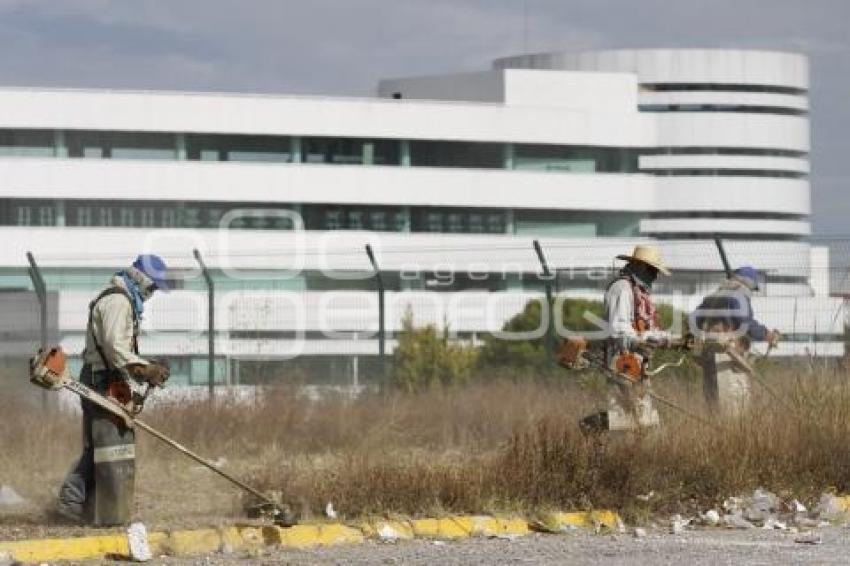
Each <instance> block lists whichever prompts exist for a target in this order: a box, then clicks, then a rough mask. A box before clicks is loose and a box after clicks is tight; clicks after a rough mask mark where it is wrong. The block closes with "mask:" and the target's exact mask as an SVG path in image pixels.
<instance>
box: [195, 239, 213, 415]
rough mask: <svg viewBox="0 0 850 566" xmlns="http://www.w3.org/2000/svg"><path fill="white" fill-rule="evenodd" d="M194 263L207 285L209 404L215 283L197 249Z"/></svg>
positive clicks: (211, 384)
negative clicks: (198, 267)
mask: <svg viewBox="0 0 850 566" xmlns="http://www.w3.org/2000/svg"><path fill="white" fill-rule="evenodd" d="M192 254H193V255H194V256H195V261H197V262H198V265H199V266H200V267H201V273H202V274H203V276H204V281H206V284H207V391H208V395H209V402H210V404H212V403H213V402H214V400H215V283H214V282H213V278H212V275H210V272H209V270H208V269H207V265H206V263H204V258H203V257H201V252H199V251H198V249H197V248H195V249H194V250H192Z"/></svg>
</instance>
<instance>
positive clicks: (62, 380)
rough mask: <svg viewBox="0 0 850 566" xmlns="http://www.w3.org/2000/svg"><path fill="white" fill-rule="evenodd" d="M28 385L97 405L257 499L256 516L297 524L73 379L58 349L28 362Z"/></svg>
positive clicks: (287, 512)
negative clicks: (64, 390)
mask: <svg viewBox="0 0 850 566" xmlns="http://www.w3.org/2000/svg"><path fill="white" fill-rule="evenodd" d="M30 382H31V383H32V384H33V385H36V386H38V387H41V388H43V389H48V390H52V391H58V390H60V389H66V390H68V391H70V392H71V393H74V394H76V395H78V396H80V397H81V398H82V399H84V400H85V401H88V402H89V403H92V404H93V405H96V406H98V407H100V408H101V409H103V410H105V411H108V412H110V413H111V414H113V415H115V416H116V417H118V418H120V419H121V421H122V422H123V423H124V425H125V426H126V427H127V428H137V429H141V430H143V431H145V432H146V433H148V434H150V435H151V436H153V437H154V438H156V439H157V440H159V441H161V442H164V443H165V444H167V445H168V446H170V447H171V448H173V449H175V450H177V451H178V452H180V453H181V454H183V455H185V456H187V457H189V458H191V459H192V460H194V461H195V462H197V463H198V464H200V465H202V466H203V467H205V468H208V469H209V470H212V471H213V472H215V473H216V474H218V475H219V476H221V477H223V478H224V479H226V480H227V481H229V482H230V483H232V484H234V485H236V486H238V487H239V488H241V489H242V490H244V491H246V492H248V493H250V494H251V495H253V496H254V497H256V498H257V499H258V500H259V501H260V504H259V505H256V506H254V507H253V508H252V511H254V512H256V513H257V514H258V515H260V516H264V517H268V518H270V519H272V520H273V521H274V523H275V524H277V525H280V526H283V527H290V526H292V525H294V524H295V523H296V520H295V516H294V514H293V513H292V511H291V510H290V509H289V507H288V506H286V505H281V504H279V503H277V502H276V501H274V500H273V499H271V498H270V497H267V496H266V495H265V494H263V493H262V492H261V491H259V490H258V489H256V488H254V487H251V486H250V485H248V484H247V483H245V482H243V481H241V480H239V479H238V478H235V477H233V476H232V475H230V474H228V473H227V472H225V471H224V470H222V469H220V468H219V467H217V466H216V465H215V464H213V463H212V462H210V461H209V460H205V459H204V458H202V457H201V456H199V455H198V454H196V453H195V452H192V451H191V450H189V449H188V448H186V447H185V446H183V445H182V444H180V443H179V442H177V441H175V440H172V439H171V438H169V437H167V436H166V435H164V434H163V433H161V432H159V431H158V430H156V429H155V428H153V427H152V426H150V425H149V424H147V423H145V422H144V421H141V420H139V418H138V417H137V413H133V412H131V411H129V410H128V409H127V408H126V407H125V406H124V405H121V404H120V403H118V402H117V401H115V400H114V399H112V398H111V397H107V396H105V395H101V394H100V393H98V392H97V391H94V390H93V389H91V388H90V387H88V386H87V385H85V384H83V383H81V382H79V381H77V380H76V379H73V378H72V377H71V375H70V374H69V372H68V370H67V365H66V356H65V353H64V352H63V351H62V349H61V348H59V347H54V348H51V349H49V350H47V351H45V350H39V352H38V354H37V355H36V356H35V357H34V358H33V359H32V360H31V361H30ZM149 392H150V387H149V388H148V391H147V392H146V393H145V395H144V397H147V395H148V393H149ZM144 397H143V398H144Z"/></svg>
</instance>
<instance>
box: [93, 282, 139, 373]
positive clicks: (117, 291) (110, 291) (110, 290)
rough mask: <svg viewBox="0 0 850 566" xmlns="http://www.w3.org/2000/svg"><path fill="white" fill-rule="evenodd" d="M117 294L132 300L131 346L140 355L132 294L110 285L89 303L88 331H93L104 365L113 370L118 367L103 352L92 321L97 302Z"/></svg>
mask: <svg viewBox="0 0 850 566" xmlns="http://www.w3.org/2000/svg"><path fill="white" fill-rule="evenodd" d="M115 294H119V295H123V296H124V297H125V298H126V299H127V300H128V301H130V312H132V313H133V343H132V346H131V347H132V350H133V353H134V354H136V355H139V341H138V336H139V320H138V318H137V317H136V311H135V309H133V300H132V299H131V298H130V295H128V294H127V293H126V292H125V291H124V290H123V289H121V288H120V287H116V286H113V287H109V288H108V289H105V290H103V291H101V293H100V294H99V295H98V296H97V297H95V299H94V300H93V301H92V302H91V303H89V322H88V332H90V333H91V338H92V342H94V347H95V349H96V350H97V353H98V355H99V356H100V360H101V361H102V362H103V367H104V368H105V369H107V370H112V371H114V370H116V369H117V368H115V367H113V366H112V364H110V363H109V361H108V360H107V358H106V354H105V353H104V352H103V347H102V346H101V345H100V343H99V342H98V341H97V336H95V334H94V324H92V322H93V319H94V307H95V306H97V303H98V302H99V301H100V300H101V299H103V298H104V297H108V296H109V295H115Z"/></svg>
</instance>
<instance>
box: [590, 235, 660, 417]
mask: <svg viewBox="0 0 850 566" xmlns="http://www.w3.org/2000/svg"><path fill="white" fill-rule="evenodd" d="M617 259H621V260H625V261H626V265H625V266H623V267H622V268H621V269H620V271H619V272H618V273H617V276H616V277H615V278H614V280H613V281H612V282H611V283H610V284H609V285H608V288H607V290H606V292H605V303H604V307H605V313H606V318H607V323H608V327H607V330H608V338H607V340H606V343H605V359H606V362H607V364H608V367H609V368H610V370H612V371H613V372H615V373H616V374H617V376H618V377H619V378H622V381H624V382H625V383H622V384H618V385H616V386H614V387H613V388H612V390H611V394H610V396H609V399H608V410H607V411H603V412H599V413H595V414H593V415H590V416H588V417H585V418H584V419H582V421H581V426H582V429H583V430H585V431H598V430H631V429H635V428H638V427H646V426H654V425H657V424H658V411H657V410H656V409H655V407H654V406H653V404H652V397H651V396H650V395H649V387H650V385H649V381H648V380H647V379H646V375H645V370H646V366H647V365H648V362H649V356H650V353H651V351H652V349H654V348H657V347H665V346H668V345H669V344H670V342H671V341H670V335H669V334H668V333H667V332H665V331H663V330H661V329H660V328H659V324H658V313H657V312H656V310H655V306H654V305H653V303H652V297H651V291H652V284H653V283H654V282H655V280H656V279H657V278H658V274H659V273H662V274H664V275H670V270H669V269H667V267H666V266H665V265H664V262H663V260H662V259H661V252H660V251H659V250H658V248H656V247H653V246H648V245H639V246H636V247H635V249H634V251H633V252H632V254H631V255H618V256H617ZM626 383H628V385H627V384H626Z"/></svg>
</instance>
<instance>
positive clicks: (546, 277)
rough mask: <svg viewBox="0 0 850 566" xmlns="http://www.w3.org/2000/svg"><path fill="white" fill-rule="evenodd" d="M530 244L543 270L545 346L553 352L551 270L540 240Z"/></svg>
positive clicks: (553, 318) (553, 304)
mask: <svg viewBox="0 0 850 566" xmlns="http://www.w3.org/2000/svg"><path fill="white" fill-rule="evenodd" d="M532 244H534V251H535V253H537V259H538V260H539V261H540V268H541V269H542V271H543V286H544V289H545V290H546V304H547V305H548V307H549V308H548V316H547V319H546V346H547V347H548V348H549V350H550V351H553V352H554V351H555V348H556V344H555V333H554V332H553V330H554V326H555V316H554V313H553V311H554V309H555V301H554V299H553V293H552V272H551V271H550V270H549V264H548V262H547V261H546V256H545V255H544V254H543V248H541V247H540V242H539V241H538V240H534V241H533V242H532ZM540 316H541V317H542V316H543V309H540ZM541 322H542V320H541Z"/></svg>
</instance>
